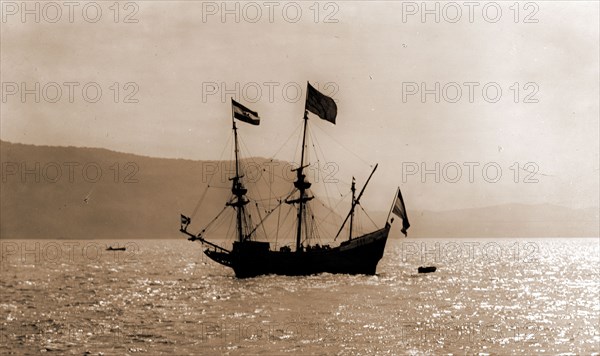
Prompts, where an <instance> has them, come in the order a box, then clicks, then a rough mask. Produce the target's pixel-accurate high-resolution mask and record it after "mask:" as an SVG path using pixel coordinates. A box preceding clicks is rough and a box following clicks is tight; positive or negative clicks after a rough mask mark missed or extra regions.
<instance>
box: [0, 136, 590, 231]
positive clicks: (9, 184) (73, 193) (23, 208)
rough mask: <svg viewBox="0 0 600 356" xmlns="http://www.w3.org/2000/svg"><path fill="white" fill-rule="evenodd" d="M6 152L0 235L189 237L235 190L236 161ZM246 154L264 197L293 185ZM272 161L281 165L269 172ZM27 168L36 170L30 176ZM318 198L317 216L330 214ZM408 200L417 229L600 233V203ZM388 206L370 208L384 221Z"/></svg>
mask: <svg viewBox="0 0 600 356" xmlns="http://www.w3.org/2000/svg"><path fill="white" fill-rule="evenodd" d="M0 158H1V161H2V182H1V190H0V200H1V204H0V237H1V238H73V239H92V238H109V239H112V238H121V239H134V238H184V237H183V235H181V234H180V233H179V232H178V228H179V213H180V212H181V213H187V214H190V213H191V212H192V211H193V210H194V208H195V207H196V204H197V203H198V201H199V199H200V197H201V196H202V195H203V191H204V187H205V186H206V184H207V183H208V181H209V180H210V185H211V186H212V187H215V188H216V189H211V190H210V191H209V193H208V194H206V196H205V199H204V202H203V204H202V210H201V211H200V213H198V214H197V215H198V216H199V220H200V221H202V220H205V219H207V218H209V217H212V216H214V215H216V214H217V213H218V212H219V211H220V210H221V209H222V208H223V206H224V203H225V201H226V199H227V198H228V197H229V194H230V192H229V190H228V187H229V185H230V182H229V180H228V177H229V175H228V174H229V173H228V172H230V171H231V170H232V169H233V166H232V165H231V162H217V161H193V160H185V159H169V158H153V157H146V156H139V155H134V154H128V153H121V152H114V151H110V150H107V149H101V148H79V147H53V146H34V145H24V144H13V143H9V142H5V141H2V142H0ZM36 162H37V163H39V165H38V166H36ZM245 162H250V163H253V164H252V166H253V167H254V168H253V169H254V176H251V174H250V170H249V172H248V177H247V179H248V180H249V183H248V184H247V186H248V188H250V189H251V190H252V189H254V191H255V192H256V196H260V197H262V198H267V197H271V198H272V197H274V196H281V195H284V194H285V193H287V192H289V191H290V190H291V184H290V183H291V180H292V179H293V177H292V176H293V174H290V173H289V172H287V169H283V167H286V166H287V165H289V163H286V162H280V161H273V162H271V161H270V160H267V159H264V158H253V159H248V160H246V161H245ZM23 164H25V166H23ZM269 164H271V166H269ZM256 167H259V168H256ZM264 167H267V168H268V167H272V168H273V169H281V171H274V172H275V173H274V174H270V173H271V172H269V171H267V169H265V168H264ZM23 168H25V169H26V170H27V172H29V173H27V172H25V173H26V174H24V175H23V174H22V173H24V172H23V171H22V169H23ZM84 168H85V169H84ZM98 168H100V172H101V174H100V175H98V174H96V172H97V169H98ZM58 169H60V175H59V174H58ZM260 169H265V170H263V171H262V172H261V171H260ZM268 169H270V168H268ZM84 170H87V171H86V172H84ZM286 172H287V173H286ZM211 176H212V180H211V179H210V178H211ZM259 179H260V180H263V179H273V180H274V181H273V184H272V186H271V189H270V190H269V188H268V186H266V185H264V184H263V187H262V188H260V187H261V184H253V183H252V182H253V181H257V180H259ZM36 180H37V181H36ZM219 188H223V189H219ZM314 205H315V215H318V214H323V212H324V211H323V210H320V209H321V208H319V207H318V206H319V204H314ZM407 209H408V214H409V218H410V221H411V225H412V227H411V229H410V230H409V237H428V236H433V237H546V236H556V237H567V236H575V237H578V236H599V222H598V209H593V208H590V209H577V210H575V209H569V208H565V207H559V206H552V205H546V204H544V205H523V204H510V205H502V206H491V207H485V208H475V209H462V210H453V211H444V212H432V211H414V210H411V208H410V206H409V207H407ZM386 215H387V212H374V213H371V212H370V216H371V217H372V218H373V219H374V220H375V222H376V223H378V224H382V223H383V222H384V220H385V216H386ZM195 225H196V224H194V226H195ZM394 225H395V226H394V227H393V230H392V234H393V235H394V236H395V235H399V234H400V232H399V230H400V224H399V221H397V223H395V224H394Z"/></svg>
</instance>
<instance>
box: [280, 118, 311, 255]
mask: <svg viewBox="0 0 600 356" xmlns="http://www.w3.org/2000/svg"><path fill="white" fill-rule="evenodd" d="M307 125H308V111H306V110H305V111H304V133H303V135H302V153H301V155H300V167H298V168H296V169H294V170H295V171H296V181H295V182H294V187H296V189H298V191H299V192H300V195H299V197H298V199H294V200H290V201H286V203H288V204H295V203H298V215H297V219H298V226H297V229H296V252H302V218H303V216H304V204H305V203H306V202H307V201H309V200H311V199H313V198H314V197H309V196H306V190H308V188H310V186H311V183H310V182H308V181H306V176H305V175H304V173H303V172H304V168H306V166H304V148H305V146H306V126H307Z"/></svg>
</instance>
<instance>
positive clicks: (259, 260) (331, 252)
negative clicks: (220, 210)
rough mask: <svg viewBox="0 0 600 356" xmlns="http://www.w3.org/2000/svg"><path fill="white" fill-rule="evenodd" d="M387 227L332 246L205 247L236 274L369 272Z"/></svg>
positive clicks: (249, 244) (380, 250) (381, 248)
mask: <svg viewBox="0 0 600 356" xmlns="http://www.w3.org/2000/svg"><path fill="white" fill-rule="evenodd" d="M389 230H390V226H389V225H386V226H385V227H384V228H383V229H380V230H377V231H374V232H371V233H369V234H366V235H363V236H360V237H357V238H354V239H352V240H350V241H345V242H343V243H342V244H341V245H340V246H338V247H335V248H319V249H315V248H312V249H310V250H305V251H301V252H292V251H271V250H269V245H268V243H264V242H253V241H248V242H236V243H235V244H234V246H233V250H232V251H231V252H228V253H224V252H217V251H214V250H210V249H207V250H206V251H205V253H206V255H207V256H208V257H210V258H211V259H213V260H214V261H216V262H218V263H220V264H222V265H224V266H227V267H231V268H232V269H233V270H234V272H235V275H236V277H238V278H249V277H255V276H260V275H267V274H278V275H286V276H306V275H311V274H318V273H343V274H366V275H373V274H375V272H376V270H377V263H378V262H379V260H380V259H381V257H382V256H383V252H384V250H385V244H386V242H387V238H388V234H389Z"/></svg>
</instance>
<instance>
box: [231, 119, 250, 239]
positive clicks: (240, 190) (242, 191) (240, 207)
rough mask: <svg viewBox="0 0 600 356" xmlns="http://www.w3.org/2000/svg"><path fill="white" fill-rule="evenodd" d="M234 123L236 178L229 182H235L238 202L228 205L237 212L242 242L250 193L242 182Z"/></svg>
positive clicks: (238, 233) (233, 187)
mask: <svg viewBox="0 0 600 356" xmlns="http://www.w3.org/2000/svg"><path fill="white" fill-rule="evenodd" d="M232 122H233V136H234V142H235V149H234V150H235V177H233V178H229V180H231V181H233V182H232V186H231V193H233V195H235V197H236V200H235V201H234V202H230V203H227V205H229V206H233V208H234V209H235V210H236V215H237V216H236V226H237V235H238V241H239V242H242V241H243V240H244V233H243V225H242V218H243V214H244V205H246V204H248V200H246V199H244V195H246V193H247V192H248V190H247V189H246V188H244V185H243V184H242V182H241V181H240V178H242V177H243V175H242V176H240V164H239V157H238V156H239V144H238V136H237V127H236V126H235V120H232Z"/></svg>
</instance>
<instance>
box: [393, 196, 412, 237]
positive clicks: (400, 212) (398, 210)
mask: <svg viewBox="0 0 600 356" xmlns="http://www.w3.org/2000/svg"><path fill="white" fill-rule="evenodd" d="M392 213H394V214H395V215H397V216H398V217H400V218H402V230H400V231H402V233H403V234H404V236H407V233H406V230H408V228H409V227H410V223H409V222H408V215H406V207H405V206H404V199H402V192H401V191H400V188H398V196H397V197H396V201H395V202H394V208H393V209H392Z"/></svg>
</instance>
